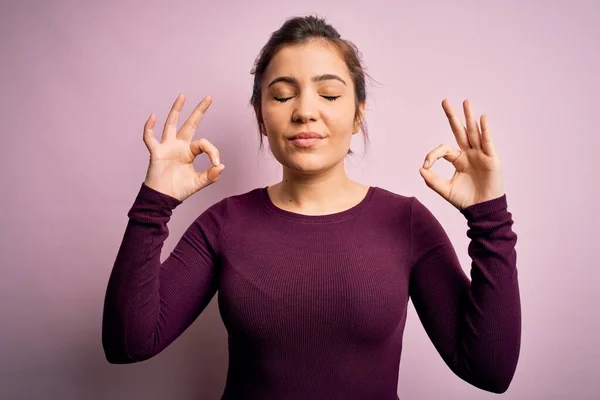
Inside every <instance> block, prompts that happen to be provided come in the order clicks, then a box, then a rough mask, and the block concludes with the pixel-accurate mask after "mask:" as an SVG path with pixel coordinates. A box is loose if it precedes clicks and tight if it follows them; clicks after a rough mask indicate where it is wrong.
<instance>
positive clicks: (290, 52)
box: [265, 40, 350, 82]
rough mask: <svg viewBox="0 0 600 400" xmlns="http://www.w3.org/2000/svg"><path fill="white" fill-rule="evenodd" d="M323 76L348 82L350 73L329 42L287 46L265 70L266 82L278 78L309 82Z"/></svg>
mask: <svg viewBox="0 0 600 400" xmlns="http://www.w3.org/2000/svg"><path fill="white" fill-rule="evenodd" d="M322 74H337V75H340V76H341V77H342V78H344V79H345V80H346V82H348V81H349V80H350V78H349V77H350V72H349V71H348V67H347V65H346V62H345V61H344V59H343V58H342V55H341V54H340V52H339V51H338V50H337V48H336V47H335V46H334V45H332V44H330V43H327V42H323V41H317V40H314V41H310V42H308V43H303V44H299V45H293V46H285V47H283V48H282V49H280V50H279V51H278V52H277V53H275V56H274V57H273V58H272V59H271V62H270V63H269V65H268V67H267V69H266V70H265V78H266V79H265V81H269V80H270V79H272V78H275V77H278V76H291V77H294V78H296V79H299V80H304V79H306V80H308V79H310V78H311V77H313V76H316V75H322Z"/></svg>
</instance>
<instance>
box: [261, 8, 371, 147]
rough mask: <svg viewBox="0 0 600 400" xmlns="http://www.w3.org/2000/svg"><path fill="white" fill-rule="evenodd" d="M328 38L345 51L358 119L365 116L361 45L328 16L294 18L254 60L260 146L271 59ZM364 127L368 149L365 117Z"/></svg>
mask: <svg viewBox="0 0 600 400" xmlns="http://www.w3.org/2000/svg"><path fill="white" fill-rule="evenodd" d="M315 39H317V40H324V41H326V42H328V43H330V44H332V45H333V46H335V48H336V49H337V50H338V51H339V52H340V53H341V55H342V57H343V58H344V61H345V62H346V65H347V66H348V70H349V71H350V76H351V77H352V81H353V82H354V93H355V104H356V112H355V114H354V117H355V121H356V118H359V117H362V116H361V115H360V113H359V106H360V104H361V103H363V102H365V100H366V98H367V91H366V85H365V76H367V77H368V74H367V73H366V72H365V68H364V66H363V65H362V63H361V60H360V58H361V54H360V52H359V50H358V48H357V47H356V46H355V45H354V44H353V43H352V42H350V41H348V40H345V39H342V38H341V35H340V34H339V33H338V31H337V30H336V29H335V28H334V27H333V26H331V25H329V24H327V23H326V22H325V19H323V18H320V17H318V16H306V17H292V18H289V19H287V20H286V21H285V22H284V23H283V25H282V26H281V27H280V28H279V29H278V30H277V31H275V32H273V33H272V34H271V36H270V38H269V40H268V42H267V44H265V46H264V47H263V48H262V50H261V51H260V53H259V55H258V57H257V58H256V60H255V62H254V67H253V68H252V71H251V72H250V73H251V74H252V75H254V87H253V89H252V97H251V99H250V104H251V105H252V106H253V107H254V111H255V114H256V120H257V122H258V131H259V136H260V148H261V149H262V147H263V133H264V125H263V123H262V113H261V103H260V99H261V81H262V78H263V75H264V73H265V70H266V69H267V66H268V65H269V62H270V61H271V59H272V58H273V56H274V55H275V54H276V53H277V52H278V51H279V50H280V49H281V48H283V47H285V46H292V45H297V44H302V43H305V42H307V41H309V40H315ZM360 130H361V131H362V132H363V137H364V143H365V148H366V147H367V144H368V132H367V125H366V122H365V119H364V117H363V118H362V119H361V123H360ZM348 154H353V151H352V150H348Z"/></svg>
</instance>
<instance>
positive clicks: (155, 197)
mask: <svg viewBox="0 0 600 400" xmlns="http://www.w3.org/2000/svg"><path fill="white" fill-rule="evenodd" d="M137 197H138V199H139V200H146V201H149V202H151V203H156V204H159V205H161V206H163V207H165V208H168V209H170V210H173V209H174V208H175V207H177V206H178V205H180V204H181V203H183V202H182V201H180V200H178V199H176V198H175V197H172V196H169V195H168V194H165V193H162V192H159V191H158V190H155V189H152V188H151V187H150V186H148V185H146V183H145V182H142V186H141V187H140V190H139V192H138V195H137Z"/></svg>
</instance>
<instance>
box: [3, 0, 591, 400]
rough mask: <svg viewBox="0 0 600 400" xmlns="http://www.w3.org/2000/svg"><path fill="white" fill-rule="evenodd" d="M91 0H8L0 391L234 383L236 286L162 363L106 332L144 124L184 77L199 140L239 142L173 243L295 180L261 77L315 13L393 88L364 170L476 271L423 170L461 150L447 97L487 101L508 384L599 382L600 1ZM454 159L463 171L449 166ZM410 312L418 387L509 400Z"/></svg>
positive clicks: (587, 387)
mask: <svg viewBox="0 0 600 400" xmlns="http://www.w3.org/2000/svg"><path fill="white" fill-rule="evenodd" d="M82 3H83V2H76V1H68V2H67V1H52V2H42V1H38V2H37V4H35V2H33V1H28V2H16V1H13V2H2V6H1V7H2V8H1V10H0V19H1V21H0V22H1V24H0V33H1V34H0V46H1V47H0V50H1V55H2V57H1V60H2V61H1V62H0V64H1V65H2V66H1V67H0V89H1V90H0V101H1V103H0V112H1V113H2V114H1V119H0V122H1V125H2V146H1V149H2V150H1V156H0V160H1V161H0V162H1V163H2V165H1V168H0V174H1V178H2V180H1V182H2V186H1V188H2V195H1V197H0V198H1V201H2V203H1V206H2V213H0V218H1V219H0V221H1V223H0V226H1V229H2V237H1V241H0V246H1V249H0V250H1V252H0V254H2V262H1V263H0V268H1V275H0V296H1V297H0V324H1V327H0V354H1V355H0V398H1V399H83V398H85V399H107V398H111V399H130V398H138V399H141V398H144V399H167V398H169V399H175V398H176V399H218V398H219V396H220V394H221V390H222V389H223V385H224V382H225V373H226V369H227V347H226V331H225V329H224V327H223V325H222V322H221V320H220V317H219V314H218V310H217V307H216V302H215V301H213V302H212V303H211V305H210V306H209V307H208V309H207V310H206V311H205V312H204V313H203V314H202V315H201V316H200V318H199V319H198V320H197V321H196V322H195V323H194V324H193V325H192V326H191V327H190V328H189V329H188V330H187V331H186V332H185V333H184V334H183V335H182V336H181V337H180V338H179V339H178V340H177V341H176V342H175V343H173V344H172V345H171V346H170V347H169V348H168V349H166V350H165V351H164V352H163V353H161V354H160V355H158V356H156V357H155V358H153V359H151V360H148V361H146V362H143V363H138V364H134V365H110V364H108V363H107V362H106V360H105V359H104V355H103V351H102V347H101V341H100V327H101V314H102V302H103V299H104V293H105V289H106V283H107V280H108V276H109V273H110V270H111V268H112V263H113V261H114V258H115V256H116V253H117V250H118V246H119V244H120V241H121V238H122V235H123V232H124V229H125V225H126V223H127V217H126V213H127V211H128V209H129V207H130V206H131V204H132V202H133V200H134V197H135V195H136V193H137V191H138V189H139V186H140V184H141V183H142V181H143V179H144V174H145V171H146V167H147V163H148V153H147V150H146V149H145V147H144V144H143V142H142V127H143V124H144V121H145V120H146V118H147V117H148V116H149V115H150V113H151V112H154V113H156V114H157V116H158V121H157V126H158V127H162V124H163V123H164V120H165V117H166V115H167V112H168V110H169V108H170V106H171V104H172V103H173V101H174V100H175V98H176V96H177V94H178V93H179V92H183V93H184V94H185V95H186V96H187V98H188V101H187V103H186V105H185V108H184V115H185V117H186V118H187V115H189V112H190V111H191V110H192V108H193V107H194V106H195V105H196V104H197V102H198V101H200V99H201V98H202V97H203V96H204V95H206V94H211V95H212V96H213V98H214V102H213V105H212V107H211V109H210V110H209V112H208V114H207V115H206V117H205V119H204V121H203V123H202V124H201V126H200V128H199V131H198V132H197V136H196V137H201V136H204V137H206V138H208V139H209V140H211V141H212V142H213V143H214V144H215V145H217V146H218V147H219V149H220V150H221V155H222V157H221V159H222V160H223V162H224V164H226V165H227V169H226V170H225V171H224V174H223V176H222V178H221V180H220V181H219V183H218V184H216V185H213V186H211V187H210V188H208V189H206V190H205V191H203V192H201V193H200V194H196V195H194V196H192V197H191V198H190V199H189V200H187V201H186V202H185V203H184V204H183V205H181V206H180V207H179V208H178V209H177V210H176V212H175V213H174V215H173V218H172V221H171V222H170V225H169V228H170V230H171V236H170V237H169V239H168V240H167V242H166V244H165V247H164V250H163V255H166V254H167V252H169V251H170V250H171V249H172V248H173V246H174V245H175V243H176V241H177V240H178V239H179V237H180V236H181V234H182V233H183V231H184V229H185V228H186V227H187V226H188V224H189V223H190V222H191V221H192V220H193V219H194V218H195V217H196V216H197V215H198V214H199V213H200V212H202V211H203V210H204V209H205V208H207V207H208V206H209V205H211V204H213V203H214V202H216V201H217V200H220V199H221V198H223V197H225V196H229V195H233V194H237V193H242V192H245V191H247V190H250V189H252V188H255V187H257V186H266V185H268V184H272V183H275V182H276V181H277V180H278V179H279V177H280V174H281V168H280V166H279V164H278V163H277V162H276V160H275V159H274V158H273V157H272V156H271V155H270V154H269V153H268V150H265V152H262V153H261V152H259V151H258V135H257V132H256V127H255V121H254V116H253V114H252V112H251V108H250V107H249V106H248V101H249V97H250V94H251V85H252V76H251V75H250V73H249V72H250V69H251V67H252V62H253V60H254V57H255V56H256V55H257V54H258V51H259V50H260V48H261V47H262V46H263V44H264V43H265V42H266V40H267V38H268V35H269V34H270V33H271V32H272V31H274V30H275V29H277V28H278V27H279V26H280V25H281V23H282V22H283V21H284V19H285V18H287V17H289V16H293V15H304V14H307V13H318V14H319V15H321V16H325V17H327V19H328V21H329V22H331V23H332V24H333V25H334V26H335V27H336V28H337V29H338V30H339V31H340V32H341V33H342V35H343V36H344V37H346V38H349V39H350V40H352V41H354V42H355V43H356V44H357V45H358V47H359V49H361V51H362V53H363V56H364V60H365V63H366V65H367V67H368V72H369V73H370V74H371V75H372V76H373V77H374V78H375V79H376V80H377V81H378V82H379V84H375V85H373V86H371V87H370V92H369V95H370V97H369V99H368V113H367V121H368V124H369V129H370V133H371V148H370V151H369V152H368V153H367V154H366V155H365V156H364V157H363V151H362V146H361V145H362V136H361V135H358V136H357V137H355V138H354V139H353V140H354V142H353V146H352V148H353V150H355V151H356V152H357V154H356V155H355V156H354V157H350V158H348V162H347V168H348V171H349V174H350V175H351V176H352V177H353V178H354V179H357V180H360V181H362V182H365V183H369V184H372V185H377V186H381V187H384V188H386V189H389V190H392V191H394V192H397V193H400V194H404V195H415V196H417V197H418V198H419V199H421V200H422V201H423V202H424V203H425V204H426V205H427V206H428V207H429V208H430V209H431V210H432V212H433V213H434V214H435V215H436V216H437V217H438V219H439V220H440V222H441V223H442V225H443V226H444V227H445V228H446V230H447V232H448V234H449V235H450V237H451V238H452V241H453V243H454V244H455V248H456V251H457V252H458V254H459V257H460V259H461V262H462V263H463V268H465V271H468V268H470V258H469V256H468V254H467V246H468V238H467V236H466V229H467V226H466V222H465V219H464V218H463V216H462V215H461V214H460V213H459V212H458V211H457V210H455V209H454V208H453V207H452V206H451V205H450V204H449V203H447V202H446V201H445V200H443V199H442V198H441V197H440V196H438V195H437V194H436V193H435V192H433V191H432V190H430V189H429V188H428V187H427V186H425V184H424V182H423V180H422V178H421V177H420V175H419V173H418V169H419V167H420V165H421V163H422V161H423V159H424V157H425V154H426V153H427V152H428V151H430V150H431V149H433V148H435V147H436V146H437V145H439V144H441V143H443V142H446V143H449V144H451V145H455V144H456V143H455V142H453V136H452V133H451V131H450V128H449V125H448V123H447V120H446V119H445V116H444V113H443V110H442V108H441V101H442V99H443V98H444V97H448V99H449V100H450V101H451V104H452V106H453V107H454V108H455V109H456V110H461V102H462V100H463V99H464V98H466V97H469V98H470V99H471V101H472V103H473V107H474V111H475V112H476V113H477V114H478V115H480V114H481V113H487V114H488V117H489V121H490V124H491V127H492V133H493V135H494V136H493V137H494V139H495V142H496V146H497V148H498V151H499V154H500V157H501V160H502V163H503V165H504V170H505V190H506V193H507V199H508V204H509V211H511V212H512V213H513V218H514V220H515V224H514V226H513V229H514V230H515V231H516V232H517V234H518V236H519V240H518V243H517V253H518V267H519V270H520V274H519V276H520V283H521V293H522V294H521V296H522V306H523V341H522V350H521V357H520V362H519V365H518V368H517V372H516V376H515V378H514V380H513V383H512V385H511V387H510V388H509V390H508V392H507V393H506V394H504V395H503V398H505V399H598V398H600V379H598V378H599V372H598V370H599V368H600V361H599V360H600V350H599V349H600V346H598V344H597V340H598V337H600V335H599V332H598V331H599V329H598V328H599V326H600V321H599V318H598V317H599V315H598V311H597V308H596V306H595V305H593V304H598V299H597V290H598V287H599V277H600V272H598V267H600V263H599V262H598V257H597V252H596V251H597V250H594V248H596V249H597V248H598V237H599V234H598V222H599V218H598V207H597V205H598V189H597V185H598V181H599V180H598V174H597V171H598V167H599V166H600V163H599V161H598V150H599V149H600V143H599V140H598V136H599V135H600V131H599V130H598V124H597V123H596V121H595V120H593V118H594V117H595V115H597V113H598V110H597V108H598V95H599V93H600V85H599V71H600V56H599V55H598V54H599V50H600V46H599V43H598V42H599V39H600V3H599V2H597V1H575V2H567V1H562V2H559V1H544V2H542V1H529V2H517V1H509V2H507V1H502V2H501V1H497V2H493V3H492V2H488V3H486V4H484V3H483V2H480V1H478V2H475V1H472V2H467V1H461V2H452V4H448V3H447V2H442V1H439V2H415V1H410V2H409V1H393V2H392V1H377V0H370V1H368V2H364V1H356V2H351V1H347V0H345V1H341V0H340V1H328V2H327V5H322V6H320V5H319V4H321V3H322V1H316V0H311V1H303V2H294V4H295V5H294V4H293V3H292V2H285V1H272V2H271V1H266V0H265V1H256V0H255V1H253V2H242V1H239V2H238V3H237V4H233V2H225V1H224V2H221V3H220V2H217V1H210V2H202V1H188V2H178V3H177V4H172V5H167V2H141V1H140V2H137V3H128V4H127V5H117V2H112V3H113V5H108V4H106V2H91V1H90V2H87V5H83V4H82ZM103 3H104V4H103ZM159 3H160V4H159ZM197 166H198V168H205V167H207V166H208V161H207V159H206V158H204V157H203V158H201V159H199V160H198V162H197ZM435 170H436V171H438V172H439V173H440V174H441V175H444V176H445V177H447V178H450V176H451V175H452V169H451V168H450V166H449V164H448V163H447V162H445V161H443V160H441V161H438V163H437V164H436V166H435ZM594 177H595V178H594ZM594 182H596V183H595V184H594ZM593 246H594V247H593ZM215 299H216V298H215ZM408 319H409V321H408V325H407V327H406V331H405V336H404V343H405V344H404V351H403V355H402V362H401V366H400V376H399V386H398V392H399V394H400V396H401V397H402V398H403V399H406V400H415V399H463V400H464V399H492V398H496V396H497V395H494V394H490V393H486V392H483V391H481V390H479V389H476V388H474V387H472V386H471V385H469V384H467V383H465V382H463V381H461V380H460V379H459V378H458V377H456V376H454V375H453V373H452V372H451V371H450V370H449V369H448V368H447V367H446V365H445V364H444V363H443V361H442V359H441V358H440V357H439V355H438V354H437V353H436V352H435V349H434V347H433V346H432V344H431V342H430V341H429V339H428V338H427V336H426V334H425V331H424V330H423V328H422V326H421V325H420V322H419V320H418V319H417V316H416V314H415V313H414V309H413V307H412V304H411V305H410V309H409V317H408Z"/></svg>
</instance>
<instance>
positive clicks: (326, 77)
mask: <svg viewBox="0 0 600 400" xmlns="http://www.w3.org/2000/svg"><path fill="white" fill-rule="evenodd" d="M332 79H335V80H337V81H340V82H342V83H343V84H344V85H346V81H344V80H343V79H342V78H340V77H339V76H337V75H335V74H323V75H317V76H313V77H312V78H311V79H310V80H311V81H313V82H323V81H328V80H332ZM277 82H287V83H290V84H292V85H294V84H296V83H297V82H298V81H297V80H296V79H295V78H292V77H291V76H280V77H278V78H275V79H273V80H272V81H271V83H269V85H268V86H267V88H269V87H271V86H272V85H274V84H276V83H277Z"/></svg>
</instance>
